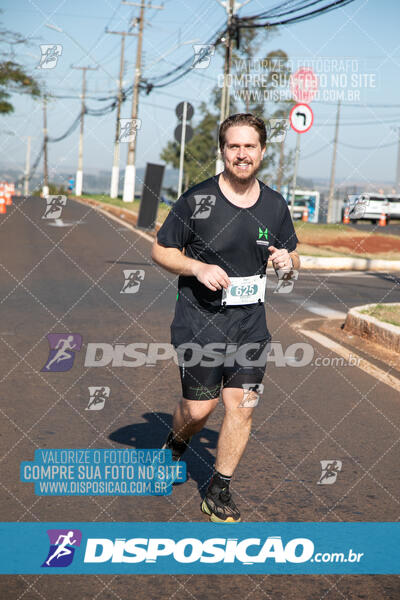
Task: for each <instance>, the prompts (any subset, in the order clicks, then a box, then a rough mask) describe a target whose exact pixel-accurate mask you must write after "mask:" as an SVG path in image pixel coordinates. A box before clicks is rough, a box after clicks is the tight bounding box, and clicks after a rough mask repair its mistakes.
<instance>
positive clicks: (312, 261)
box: [70, 196, 400, 271]
mask: <svg viewBox="0 0 400 600" xmlns="http://www.w3.org/2000/svg"><path fill="white" fill-rule="evenodd" d="M70 198H71V199H72V200H76V201H77V202H81V203H82V204H88V205H90V206H94V207H97V208H101V209H102V210H103V211H105V212H106V213H109V214H112V215H114V216H115V217H118V218H119V219H121V220H122V221H124V222H127V223H129V224H130V225H133V226H134V227H136V225H137V219H138V214H137V213H135V212H133V211H132V210H128V209H126V208H121V207H119V206H114V205H113V204H108V203H107V202H100V201H99V200H94V199H92V198H76V197H74V196H70ZM161 225H162V223H160V222H159V221H156V227H155V229H154V230H146V233H147V234H148V235H150V236H152V237H153V238H155V237H156V233H157V231H158V230H159V229H160V227H161ZM300 258H301V268H302V269H327V270H333V271H400V260H380V259H371V258H349V257H347V256H337V257H335V256H333V257H330V256H328V257H325V256H304V255H301V257H300Z"/></svg>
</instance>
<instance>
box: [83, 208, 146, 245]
mask: <svg viewBox="0 0 400 600" xmlns="http://www.w3.org/2000/svg"><path fill="white" fill-rule="evenodd" d="M78 202H79V200H78ZM80 204H85V206H88V205H87V204H86V203H85V202H80ZM92 208H94V210H98V211H99V212H101V213H102V214H103V215H105V216H106V217H109V218H110V219H112V220H113V221H116V222H117V223H119V224H120V225H123V226H124V227H125V228H126V229H130V230H131V231H133V232H134V233H137V235H140V236H141V237H142V238H144V239H145V240H147V241H148V242H151V243H153V242H154V239H155V238H153V237H152V236H151V235H149V234H148V233H144V231H140V230H139V229H136V228H135V227H134V226H133V225H131V224H130V223H125V222H124V221H123V220H122V219H121V217H116V216H115V215H113V214H112V213H109V212H108V211H106V210H103V209H102V208H100V206H92Z"/></svg>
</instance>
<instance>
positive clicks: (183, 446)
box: [161, 431, 192, 461]
mask: <svg viewBox="0 0 400 600" xmlns="http://www.w3.org/2000/svg"><path fill="white" fill-rule="evenodd" d="M191 439H192V438H189V439H188V440H186V442H178V441H177V440H175V439H174V432H173V431H170V432H169V434H168V437H167V439H166V442H165V444H164V445H163V446H162V447H161V450H166V449H169V450H172V460H175V461H178V460H181V458H182V455H183V453H184V452H185V451H186V450H187V447H188V445H189V443H190V440H191Z"/></svg>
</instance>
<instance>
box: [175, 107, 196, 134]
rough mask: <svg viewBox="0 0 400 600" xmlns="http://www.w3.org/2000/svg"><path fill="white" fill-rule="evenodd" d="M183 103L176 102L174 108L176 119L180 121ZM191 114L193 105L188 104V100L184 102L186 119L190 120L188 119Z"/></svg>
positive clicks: (192, 113)
mask: <svg viewBox="0 0 400 600" xmlns="http://www.w3.org/2000/svg"><path fill="white" fill-rule="evenodd" d="M184 104H185V103H184V102H179V104H177V106H176V108H175V113H176V116H177V117H178V119H179V120H180V121H182V119H183V106H184ZM193 115H194V108H193V106H192V105H191V104H190V102H186V120H187V121H190V119H191V118H192V117H193ZM179 141H180V140H179Z"/></svg>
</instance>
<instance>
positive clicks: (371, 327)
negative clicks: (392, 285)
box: [344, 302, 400, 352]
mask: <svg viewBox="0 0 400 600" xmlns="http://www.w3.org/2000/svg"><path fill="white" fill-rule="evenodd" d="M398 305H399V303H398V302H392V303H387V306H398ZM371 306H376V303H374V304H364V305H363V306H354V307H353V308H351V309H350V310H349V312H348V313H347V316H346V320H345V323H344V329H345V330H346V331H351V332H352V333H355V334H357V335H359V336H361V337H367V338H368V339H370V340H372V341H374V342H378V343H379V344H383V345H384V346H385V347H386V348H389V349H390V350H393V351H394V352H400V327H399V326H397V325H391V324H390V323H385V322H384V321H379V320H378V319H376V318H375V317H371V316H370V315H366V314H363V313H361V311H362V310H365V309H368V308H370V307H371Z"/></svg>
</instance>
